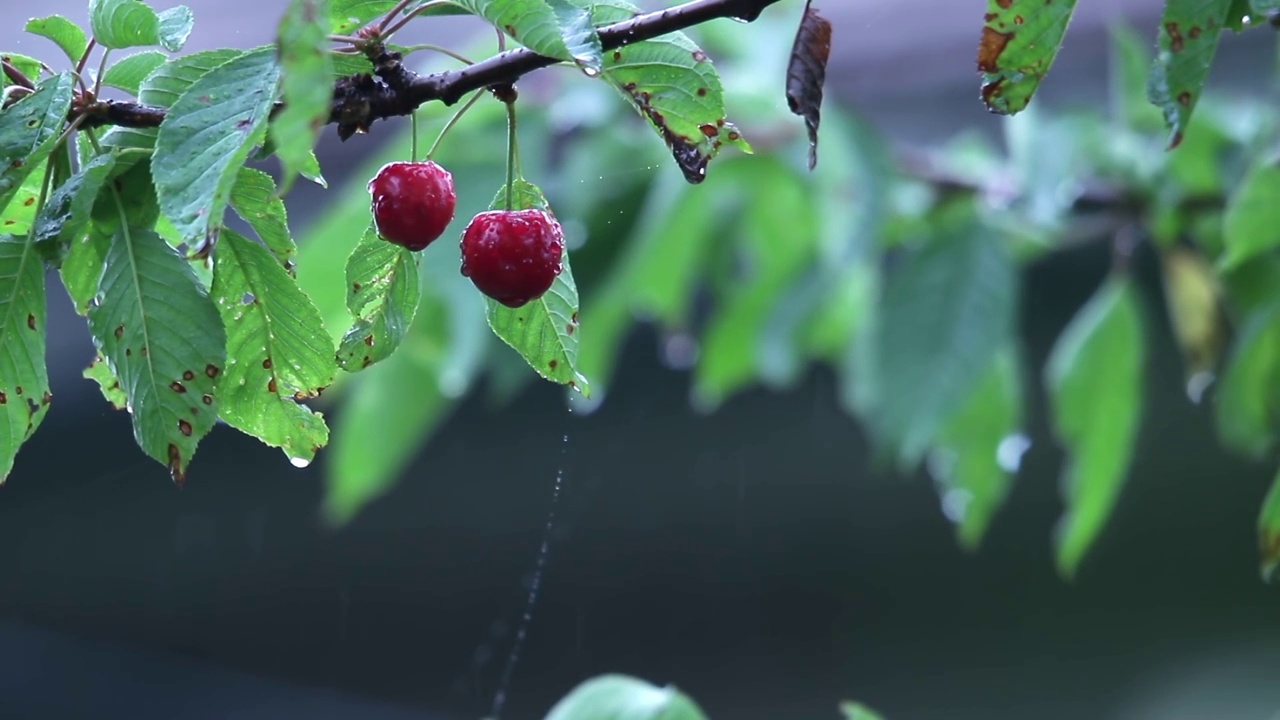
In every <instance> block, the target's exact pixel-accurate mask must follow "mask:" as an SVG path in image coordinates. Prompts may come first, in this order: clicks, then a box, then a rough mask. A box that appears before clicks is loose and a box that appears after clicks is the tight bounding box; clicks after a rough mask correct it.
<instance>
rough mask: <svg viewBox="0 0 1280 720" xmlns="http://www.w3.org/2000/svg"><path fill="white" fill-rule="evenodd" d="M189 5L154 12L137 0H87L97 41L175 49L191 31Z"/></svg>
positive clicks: (109, 45) (107, 44) (108, 44)
mask: <svg viewBox="0 0 1280 720" xmlns="http://www.w3.org/2000/svg"><path fill="white" fill-rule="evenodd" d="M193 22H194V18H193V16H192V14H191V10H190V8H188V7H186V6H185V5H178V6H176V7H173V8H171V9H169V10H165V11H163V12H161V13H156V11H155V10H152V9H151V7H150V6H148V5H147V4H146V3H143V2H138V0H90V2H89V24H90V26H91V27H92V28H93V37H94V39H96V40H97V41H98V44H99V45H102V46H103V47H107V48H113V49H117V50H119V49H121V48H129V47H145V46H148V45H159V46H161V47H163V48H164V49H165V50H168V51H169V52H178V51H179V50H181V49H182V46H183V45H184V44H186V42H187V36H188V35H190V34H191V26H192V23H193Z"/></svg>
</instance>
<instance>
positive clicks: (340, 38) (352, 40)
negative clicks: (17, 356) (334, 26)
mask: <svg viewBox="0 0 1280 720" xmlns="http://www.w3.org/2000/svg"><path fill="white" fill-rule="evenodd" d="M329 42H336V43H347V44H349V45H354V46H356V47H359V46H360V45H363V44H364V43H365V42H366V41H365V40H364V39H362V38H358V37H356V36H354V35H330V36H329Z"/></svg>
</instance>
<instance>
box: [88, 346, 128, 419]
mask: <svg viewBox="0 0 1280 720" xmlns="http://www.w3.org/2000/svg"><path fill="white" fill-rule="evenodd" d="M81 376H82V377H84V379H86V380H92V381H93V382H94V383H96V384H97V386H98V390H99V391H100V392H101V393H102V398H103V399H104V400H106V401H107V402H109V403H111V407H113V408H115V409H116V410H126V409H128V407H129V397H128V396H127V395H125V394H124V388H123V387H121V386H120V380H119V379H118V378H117V377H116V376H115V375H114V374H113V373H112V372H111V367H110V366H109V365H107V361H106V358H104V357H102V356H101V355H95V356H94V358H93V362H91V363H89V367H87V368H85V369H84V372H83V373H81Z"/></svg>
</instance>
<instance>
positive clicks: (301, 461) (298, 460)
mask: <svg viewBox="0 0 1280 720" xmlns="http://www.w3.org/2000/svg"><path fill="white" fill-rule="evenodd" d="M289 464H290V465H292V466H294V467H296V468H304V467H306V466H308V465H310V464H311V461H310V460H308V459H306V458H302V457H291V458H289Z"/></svg>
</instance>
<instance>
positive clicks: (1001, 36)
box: [978, 0, 1076, 115]
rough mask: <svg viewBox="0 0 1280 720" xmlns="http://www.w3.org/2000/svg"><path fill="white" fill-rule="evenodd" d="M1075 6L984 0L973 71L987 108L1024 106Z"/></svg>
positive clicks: (1063, 1) (1008, 110)
mask: <svg viewBox="0 0 1280 720" xmlns="http://www.w3.org/2000/svg"><path fill="white" fill-rule="evenodd" d="M1075 8H1076V3H1075V0H1059V2H1044V1H1043V0H987V14H986V23H985V24H984V25H983V27H982V42H981V43H980V44H979V45H978V70H980V71H981V72H982V100H983V102H985V103H986V106H987V109H988V110H991V111H992V112H997V113H1000V114H1002V115H1013V114H1015V113H1018V112H1020V111H1021V110H1023V109H1024V108H1025V107H1027V104H1028V103H1029V102H1031V97H1032V95H1034V94H1035V92H1036V88H1038V87H1040V82H1041V81H1042V80H1044V77H1045V75H1046V74H1047V73H1048V72H1049V68H1050V67H1052V66H1053V60H1054V58H1055V57H1056V56H1057V54H1058V48H1059V47H1061V45H1062V37H1063V35H1064V34H1066V32H1067V25H1068V24H1070V23H1071V14H1072V12H1073V11H1074V10H1075Z"/></svg>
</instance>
